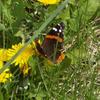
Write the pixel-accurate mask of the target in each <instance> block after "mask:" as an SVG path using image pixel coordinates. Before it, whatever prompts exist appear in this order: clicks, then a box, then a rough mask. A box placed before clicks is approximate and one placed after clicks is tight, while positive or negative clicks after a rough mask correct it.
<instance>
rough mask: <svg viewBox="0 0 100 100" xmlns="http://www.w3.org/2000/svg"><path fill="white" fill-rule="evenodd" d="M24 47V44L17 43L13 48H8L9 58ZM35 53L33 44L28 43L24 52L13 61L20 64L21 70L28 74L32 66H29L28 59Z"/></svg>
mask: <svg viewBox="0 0 100 100" xmlns="http://www.w3.org/2000/svg"><path fill="white" fill-rule="evenodd" d="M22 47H23V44H21V43H19V44H15V45H12V48H11V49H8V52H7V54H8V58H9V59H10V58H11V57H12V56H14V55H15V54H16V53H17V52H18V51H19V49H21V48H22ZM33 54H35V51H34V50H33V45H30V44H29V45H28V46H27V47H26V48H25V49H24V50H23V52H22V53H21V54H20V55H19V56H18V57H17V58H16V59H15V60H14V61H13V63H15V66H16V65H19V68H20V71H21V72H22V73H23V74H24V75H26V74H28V72H29V69H30V67H29V66H28V60H29V58H30V57H31V56H32V55H33Z"/></svg>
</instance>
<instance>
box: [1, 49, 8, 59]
mask: <svg viewBox="0 0 100 100" xmlns="http://www.w3.org/2000/svg"><path fill="white" fill-rule="evenodd" d="M7 60H8V56H7V50H6V49H2V48H1V49H0V61H7Z"/></svg>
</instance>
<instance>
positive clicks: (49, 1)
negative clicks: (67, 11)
mask: <svg viewBox="0 0 100 100" xmlns="http://www.w3.org/2000/svg"><path fill="white" fill-rule="evenodd" d="M37 1H39V2H41V3H43V4H44V5H48V4H57V3H58V2H60V0H37Z"/></svg>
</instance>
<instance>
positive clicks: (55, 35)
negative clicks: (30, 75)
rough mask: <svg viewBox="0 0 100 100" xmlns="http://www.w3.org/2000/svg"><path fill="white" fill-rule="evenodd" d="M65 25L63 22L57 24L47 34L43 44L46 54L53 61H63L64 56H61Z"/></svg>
mask: <svg viewBox="0 0 100 100" xmlns="http://www.w3.org/2000/svg"><path fill="white" fill-rule="evenodd" d="M63 29H64V25H63V24H62V23H60V24H57V25H56V26H55V27H54V28H52V29H51V30H50V32H49V33H48V34H47V35H46V36H45V39H44V41H43V43H42V45H41V47H42V49H43V51H44V53H45V55H46V56H47V57H48V59H50V60H51V61H52V62H53V63H58V62H61V61H62V60H63V59H62V58H63V57H61V55H62V54H63V53H62V50H63V42H64V35H63Z"/></svg>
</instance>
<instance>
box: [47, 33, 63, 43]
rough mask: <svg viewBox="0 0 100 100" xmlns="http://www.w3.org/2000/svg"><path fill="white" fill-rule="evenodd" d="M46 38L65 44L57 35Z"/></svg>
mask: <svg viewBox="0 0 100 100" xmlns="http://www.w3.org/2000/svg"><path fill="white" fill-rule="evenodd" d="M46 38H48V39H55V40H57V41H58V42H63V39H62V38H60V37H58V36H55V35H47V36H46Z"/></svg>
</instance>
